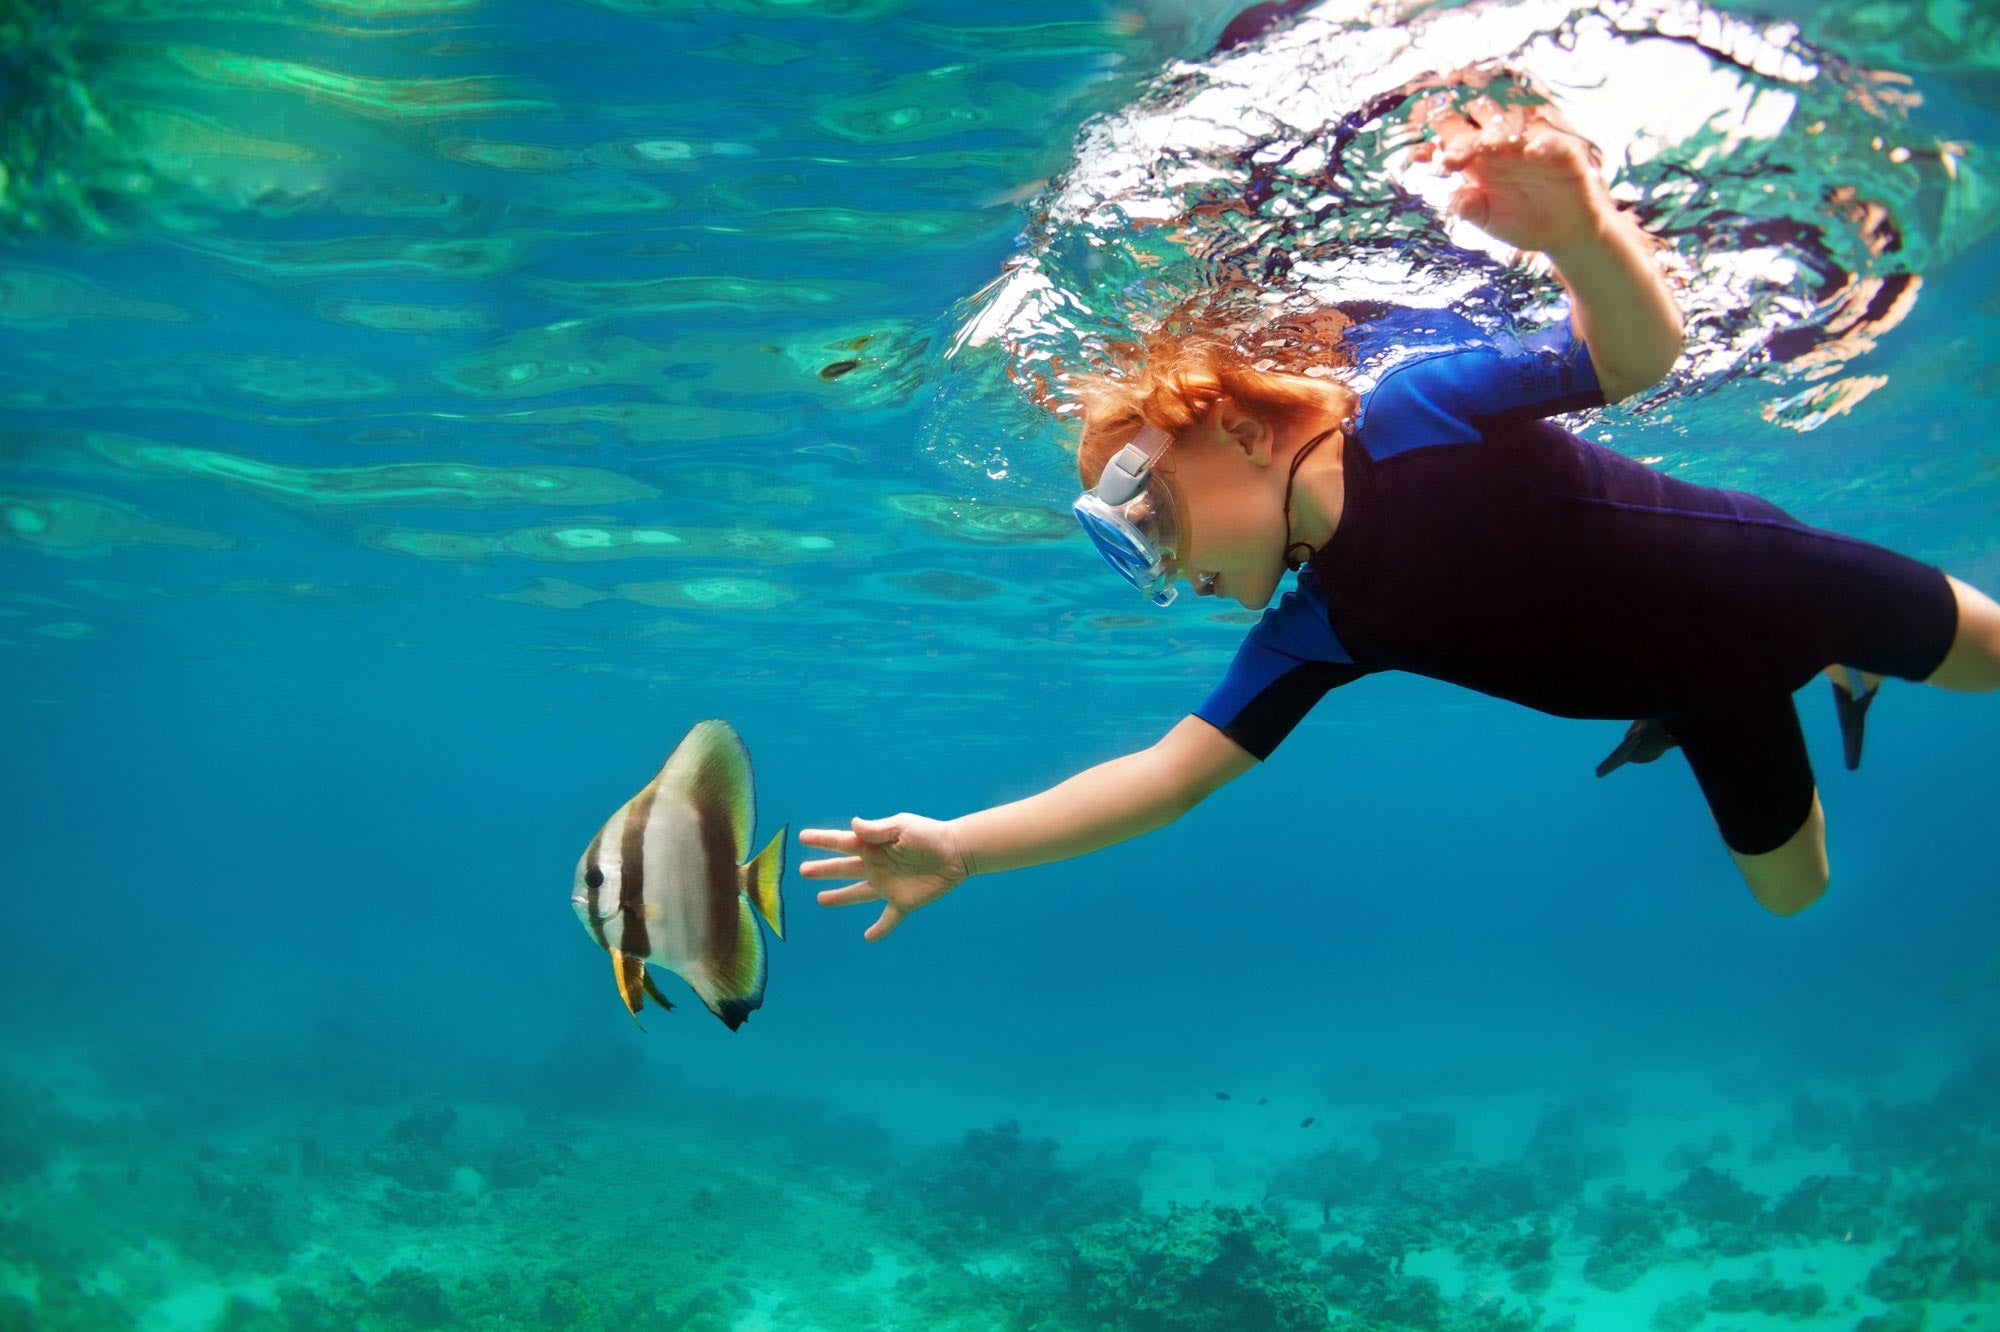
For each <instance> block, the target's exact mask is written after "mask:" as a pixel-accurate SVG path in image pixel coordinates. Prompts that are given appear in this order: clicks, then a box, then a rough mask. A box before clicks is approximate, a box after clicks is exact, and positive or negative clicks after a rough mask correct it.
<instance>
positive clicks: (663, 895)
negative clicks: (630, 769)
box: [570, 721, 788, 1031]
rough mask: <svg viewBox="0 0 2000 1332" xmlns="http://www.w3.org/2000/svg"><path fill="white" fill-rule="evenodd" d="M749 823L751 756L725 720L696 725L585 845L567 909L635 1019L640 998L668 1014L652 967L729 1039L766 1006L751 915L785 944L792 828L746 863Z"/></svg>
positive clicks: (752, 810)
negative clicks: (724, 1028) (703, 1008)
mask: <svg viewBox="0 0 2000 1332" xmlns="http://www.w3.org/2000/svg"><path fill="white" fill-rule="evenodd" d="M756 824H757V805H756V796H755V794H754V793H753V790H752V787H751V778H750V751H749V750H747V749H745V748H744V747H743V740H742V737H740V736H738V735H737V734H736V730H735V728H734V727H732V726H731V725H730V724H729V723H728V722H724V721H704V722H697V723H696V724H695V726H694V728H693V729H692V730H690V731H689V732H688V733H687V735H686V736H685V737H683V738H682V740H681V742H680V744H679V745H678V746H677V747H676V748H675V749H674V752H673V753H672V754H671V755H669V756H668V758H667V761H666V763H665V765H664V766H662V767H661V769H660V771H659V772H658V773H657V774H656V775H655V776H654V778H653V780H652V781H650V782H648V783H646V785H645V787H644V789H642V790H641V791H640V792H639V794H637V795H635V796H633V797H632V798H631V799H630V800H628V801H626V802H625V804H624V806H623V807H622V808H621V809H620V810H619V811H618V812H617V813H616V814H613V815H612V816H611V818H610V819H609V820H608V821H607V822H606V823H605V825H604V826H603V827H602V828H600V829H599V830H598V833H597V836H595V837H593V838H592V839H591V841H590V846H589V849H587V850H586V851H585V852H584V853H583V859H581V860H579V861H578V862H577V866H576V880H575V883H574V885H573V886H572V888H571V891H570V904H571V905H572V906H573V907H575V908H576V915H577V919H578V920H581V921H582V922H583V927H584V928H585V929H586V930H588V931H590V937H591V938H593V939H595V940H597V942H598V943H599V944H600V945H602V946H603V948H604V950H605V951H606V952H608V953H610V954H611V965H612V971H613V973H614V974H615V976H616V977H617V981H618V994H619V997H620V998H622V999H623V1000H624V1001H625V1007H626V1009H627V1010H628V1011H630V1012H631V1013H632V1014H633V1016H634V1018H635V1019H636V1017H637V1016H638V1013H639V1010H640V1009H641V1008H643V1007H644V1006H645V1002H646V996H647V995H651V996H652V998H653V1002H654V1003H656V1004H658V1005H659V1006H660V1007H662V1008H668V1009H670V1008H672V1007H673V1004H672V1003H671V1002H670V1001H669V1000H668V999H667V997H666V996H665V995H663V994H661V993H660V990H659V987H658V986H657V985H656V984H654V982H653V978H652V976H651V975H650V974H649V973H648V972H647V970H646V963H648V962H652V963H655V964H657V965H659V966H662V967H665V968H667V969H668V970H669V971H672V972H674V973H675V974H676V975H678V976H679V977H680V978H681V979H682V980H684V981H686V982H687V983H688V984H689V985H690V986H692V987H693V989H694V992H695V993H696V994H697V995H699V996H701V1001H702V1002H703V1003H704V1004H707V1005H708V1010H709V1012H711V1013H713V1014H715V1015H716V1016H717V1017H719V1018H721V1019H722V1020H723V1021H724V1022H725V1023H727V1024H728V1025H729V1029H730V1030H731V1031H734V1030H736V1029H737V1028H738V1027H740V1026H742V1025H743V1022H744V1020H745V1019H746V1018H748V1017H749V1016H750V1014H751V1012H752V1011H753V1010H755V1009H757V1008H759V1007H761V1006H762V1005H763V1002H764V977H765V971H766V963H765V956H764V936H763V934H762V933H761V932H760V931H759V930H758V929H757V921H756V918H755V917H756V916H757V915H762V916H763V917H764V921H765V923H766V924H768V925H769V926H770V927H771V932H772V933H773V934H775V935H777V936H778V938H780V939H783V938H784V937H785V903H784V898H783V896H782V895H781V893H780V891H779V881H780V880H781V879H782V878H783V877H784V873H785V834H786V832H787V831H788V829H786V828H780V829H779V830H778V835H777V836H776V837H773V838H772V839H771V841H770V843H769V845H767V846H766V847H765V848H764V849H763V850H762V851H760V852H758V853H757V856H756V858H755V859H754V860H752V859H749V854H750V834H751V832H752V830H753V829H754V828H755V827H756ZM753 906H754V907H755V908H756V910H755V912H754V913H753V912H752V910H751V908H752V907H753Z"/></svg>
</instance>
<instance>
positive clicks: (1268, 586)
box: [1161, 403, 1285, 610]
mask: <svg viewBox="0 0 2000 1332" xmlns="http://www.w3.org/2000/svg"><path fill="white" fill-rule="evenodd" d="M1273 443H1274V436H1273V433H1272V430H1271V427H1270V426H1269V425H1268V424H1267V423H1266V422H1264V421H1262V420H1260V419H1259V418H1257V417H1254V416H1251V415H1250V414H1249V413H1247V412H1243V411H1241V410H1238V409H1236V408H1234V407H1233V406H1231V405H1229V404H1227V403H1225V404H1224V405H1223V406H1222V407H1220V408H1219V409H1218V410H1217V411H1216V412H1214V413H1212V414H1211V415H1210V416H1209V417H1208V418H1207V419H1206V420H1203V421H1198V422H1196V423H1195V424H1194V425H1192V426H1189V427H1188V428H1186V429H1185V430H1182V431H1181V432H1180V433H1179V434H1178V435H1177V436H1176V437H1175V440H1174V448H1173V452H1172V453H1171V454H1170V455H1169V458H1170V460H1171V462H1170V465H1171V468H1172V470H1171V471H1168V470H1167V468H1166V467H1162V469H1161V471H1162V473H1163V474H1164V475H1165V476H1166V477H1167V480H1168V484H1169V485H1171V486H1172V487H1173V490H1174V504H1175V507H1176V508H1177V509H1178V511H1179V513H1180V521H1181V529H1182V534H1181V547H1182V548H1181V550H1180V552H1179V558H1178V559H1177V561H1176V572H1177V574H1178V577H1179V578H1180V580H1181V581H1183V582H1186V583H1187V584H1188V585H1189V586H1190V587H1191V588H1192V589H1193V590H1194V594H1195V595H1196V596H1218V597H1227V598H1228V599H1229V600H1231V601H1234V602H1236V603H1237V604H1239V605H1242V606H1247V607H1249V608H1250V609H1251V610H1259V609H1261V608H1263V607H1264V606H1265V605H1267V604H1269V602H1270V600H1271V596H1272V594H1273V593H1275V592H1276V591H1277V590H1278V584H1279V583H1280V582H1281V581H1282V580H1283V579H1284V576H1285V563H1284V546H1285V512H1284V493H1285V477H1284V472H1283V469H1282V468H1275V467H1273V466H1272V465H1271V463H1272V445H1273Z"/></svg>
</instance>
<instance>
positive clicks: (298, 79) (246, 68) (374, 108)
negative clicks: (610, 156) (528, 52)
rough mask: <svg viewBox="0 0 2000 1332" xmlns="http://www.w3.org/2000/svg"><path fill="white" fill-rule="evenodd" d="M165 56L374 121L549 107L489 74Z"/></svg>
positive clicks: (205, 50) (188, 50)
mask: <svg viewBox="0 0 2000 1332" xmlns="http://www.w3.org/2000/svg"><path fill="white" fill-rule="evenodd" d="M166 54H167V56H168V58H169V59H171V60H173V61H174V63H176V64H178V65H179V66H180V67H181V68H183V69H185V70H187V71H188V73H190V74H193V75H194V76H195V77H196V78H198V79H201V80H203V81H205V82H209V83H217V84H222V85H224V86H227V87H238V88H255V89H260V90H264V91H270V92H289V93H297V94H300V95H302V96H305V97H308V98H311V99H312V100H313V101H316V102H324V103H326V104H327V105H329V106H334V107H338V108H339V109H340V110H342V111H347V112H350V113H352V114H354V115H359V116H367V117H370V118H372V119H377V120H430V119H444V118H447V117H448V118H451V119H454V120H455V119H461V118H464V117H469V116H498V115H522V114H526V113H531V112H553V111H554V110H555V107H554V106H553V105H552V104H551V103H549V102H548V101H546V100H545V99H542V98H538V97H529V96H526V95H524V94H523V93H521V92H519V91H516V90H515V89H514V88H513V87H512V83H511V81H510V80H507V79H501V78H497V77H493V76H490V75H464V76H460V77H457V78H430V79H424V78H414V79H382V78H371V77H369V76H367V75H363V74H343V73H341V72H340V71H339V70H333V69H325V68H322V67H321V66H318V65H309V64H306V63H305V62H304V61H299V60H280V59H276V58H274V57H270V56H257V55H248V54H244V53H241V52H236V51H218V50H215V49H213V48H210V47H204V46H187V45H182V46H172V47H168V48H167V51H166Z"/></svg>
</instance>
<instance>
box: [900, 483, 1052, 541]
mask: <svg viewBox="0 0 2000 1332" xmlns="http://www.w3.org/2000/svg"><path fill="white" fill-rule="evenodd" d="M887 501H888V505H889V507H890V508H892V509H894V510H895V511H896V512H897V513H900V514H902V515H903V516H904V517H906V518H913V519H915V520H916V521H917V522H919V523H921V524H923V526H924V528H925V529H926V530H927V531H930V532H932V533H934V534H936V535H938V536H941V537H945V538H948V539H950V540H952V541H968V542H972V543H974V544H976V545H992V544H999V543H1010V542H1020V541H1061V540H1064V539H1066V538H1068V537H1069V536H1070V535H1071V534H1072V533H1073V532H1074V531H1075V529H1076V524H1075V522H1074V521H1073V520H1072V519H1071V518H1070V517H1069V515H1068V514H1066V513H1063V512H1061V511H1060V510H1057V509H1045V508H1042V507H1040V506H1039V505H1026V504H987V503H983V502H981V501H979V500H964V499H953V498H951V497H950V496H949V495H938V494H933V493H930V492H927V491H918V492H913V493H905V494H899V495H890V496H888V497H887Z"/></svg>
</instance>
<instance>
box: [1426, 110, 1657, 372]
mask: <svg viewBox="0 0 2000 1332" xmlns="http://www.w3.org/2000/svg"><path fill="white" fill-rule="evenodd" d="M1413 118H1414V119H1416V120H1417V121H1418V123H1420V124H1422V125H1423V126H1425V127H1426V128H1427V129H1429V130H1430V131H1431V132H1433V133H1434V134H1436V136H1437V138H1436V141H1435V142H1429V143H1424V144H1420V145H1418V148H1417V157H1418V159H1419V160H1420V161H1429V160H1432V159H1433V158H1436V159H1437V160H1438V161H1439V162H1440V163H1441V164H1442V165H1443V166H1444V167H1445V169H1446V170H1448V171H1457V172H1460V173H1461V174H1462V175H1463V177H1464V184H1463V185H1461V186H1460V188H1459V190H1458V193H1457V194H1455V195H1454V196H1453V197H1452V201H1451V208H1452V211H1453V212H1454V213H1456V214H1457V215H1458V216H1460V217H1463V218H1464V219H1465V220H1466V221H1468V222H1470V223H1472V224H1473V225H1474V226H1476V227H1478V228H1479V229H1480V230H1481V231H1484V232H1486V233H1487V234H1488V235H1490V236H1492V237H1494V238H1495V239H1498V240H1502V241H1505V242H1507V243H1508V244H1509V245H1514V246H1517V247H1519V248H1521V249H1524V250H1540V251H1541V252H1542V253H1543V254H1546V255H1547V256H1548V257H1549V261H1550V262H1551V263H1552V264H1554V265H1555V269H1556V273H1557V275H1558V276H1559V277H1560V278H1561V279H1562V281H1563V285H1564V286H1565V287H1567V288H1568V289H1569V294H1570V316H1571V319H1572V321H1573V323H1574V324H1575V326H1576V331H1577V335H1578V336H1579V337H1581V338H1582V339H1583V341H1584V345H1585V346H1587V347H1589V348H1590V359H1591V363H1592V364H1593V365H1594V366H1596V368H1597V381H1598V384H1599V385H1600V386H1601V387H1602V388H1603V390H1604V397H1605V400H1606V401H1607V402H1615V401H1617V400H1618V399H1620V398H1624V397H1629V396H1630V395H1632V394H1634V393H1637V392H1639V391H1640V390H1642V389H1645V388H1649V387H1651V386H1652V385H1653V384H1656V383H1658V382H1659V381H1660V380H1661V379H1662V378H1663V377H1664V376H1665V375H1666V373H1667V372H1668V371H1669V370H1671V369H1673V366H1674V362H1675V361H1677V360H1679V359H1680V354H1681V337H1682V332H1681V312H1680V308H1679V307H1678V306H1677V305H1675V303H1674V298H1673V293H1672V292H1671V291H1669V290H1668V288H1667V283H1666V279H1665V278H1664V277H1663V276H1662V275H1661V273H1660V270H1659V268H1658V266H1657V265H1655V264H1654V262H1653V249H1654V241H1653V239H1652V237H1650V236H1648V235H1647V234H1646V232H1645V231H1644V230H1643V229H1642V228H1641V227H1640V226H1639V224H1638V223H1637V222H1636V221H1634V220H1633V219H1632V218H1631V217H1630V216H1629V215H1627V214H1625V213H1622V212H1620V211H1619V210H1618V206H1617V205H1616V204H1615V203H1613V202H1612V199H1611V195H1610V193H1609V192H1608V191H1606V189H1605V188H1604V182H1603V181H1602V180H1600V179H1598V175H1597V171H1596V168H1595V167H1594V166H1593V165H1592V163H1591V160H1590V157H1589V154H1588V151H1587V149H1586V146H1585V141H1584V140H1583V139H1582V138H1581V136H1579V135H1577V134H1576V132H1575V131H1573V130H1571V129H1569V128H1568V127H1567V126H1566V125H1564V124H1563V123H1562V121H1561V118H1560V117H1559V116H1557V115H1556V114H1555V113H1554V112H1553V111H1551V110H1548V109H1546V108H1541V107H1527V106H1502V105H1500V104H1499V103H1498V102H1496V101H1494V100H1493V99H1492V98H1491V97H1487V96H1483V95H1482V96H1479V97H1475V98H1473V99H1472V100H1471V101H1469V102H1467V103H1466V104H1465V106H1464V108H1463V109H1462V110H1453V109H1451V108H1450V107H1449V105H1447V104H1446V102H1445V101H1444V99H1442V98H1441V97H1440V98H1437V99H1434V100H1432V101H1430V102H1426V103H1423V104H1421V105H1420V106H1419V107H1418V108H1417V110H1416V113H1415V115H1414V117H1413ZM1440 149H1442V152H1441V153H1440V151H1439V150H1440Z"/></svg>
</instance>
